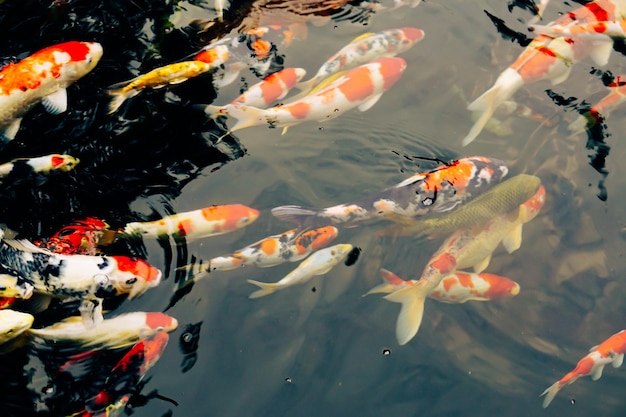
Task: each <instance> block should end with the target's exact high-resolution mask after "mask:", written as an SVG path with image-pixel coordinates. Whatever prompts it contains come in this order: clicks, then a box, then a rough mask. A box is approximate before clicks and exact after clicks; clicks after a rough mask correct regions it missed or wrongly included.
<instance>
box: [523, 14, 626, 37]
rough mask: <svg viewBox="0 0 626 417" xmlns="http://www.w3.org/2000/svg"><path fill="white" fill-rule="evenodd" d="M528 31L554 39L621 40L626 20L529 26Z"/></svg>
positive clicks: (624, 33)
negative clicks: (564, 37) (562, 37)
mask: <svg viewBox="0 0 626 417" xmlns="http://www.w3.org/2000/svg"><path fill="white" fill-rule="evenodd" d="M528 29H529V30H532V31H533V32H537V33H539V34H541V35H547V36H552V37H555V38H556V37H559V36H566V37H568V38H582V39H595V40H607V39H613V38H620V39H623V38H625V37H626V19H620V20H613V21H608V22H591V23H576V22H574V23H571V24H569V25H551V26H549V25H530V26H529V27H528Z"/></svg>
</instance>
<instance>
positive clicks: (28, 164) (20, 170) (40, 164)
mask: <svg viewBox="0 0 626 417" xmlns="http://www.w3.org/2000/svg"><path fill="white" fill-rule="evenodd" d="M79 162H80V160H79V159H78V158H74V157H73V156H71V155H60V154H56V153H55V154H50V155H44V156H39V157H36V158H19V159H14V160H12V161H11V162H7V163H4V164H0V178H2V177H6V176H9V175H11V174H13V173H17V174H19V175H31V174H33V173H37V174H49V173H51V172H53V171H61V172H69V171H71V170H73V169H74V168H76V165H78V163H79Z"/></svg>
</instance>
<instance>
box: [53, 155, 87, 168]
mask: <svg viewBox="0 0 626 417" xmlns="http://www.w3.org/2000/svg"><path fill="white" fill-rule="evenodd" d="M50 162H51V164H50V165H51V166H52V168H53V169H57V170H59V171H63V172H68V171H71V170H73V169H74V168H76V165H78V163H79V162H80V160H79V159H78V158H74V157H73V156H71V155H59V154H54V155H52V158H51V161H50Z"/></svg>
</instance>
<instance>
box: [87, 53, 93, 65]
mask: <svg viewBox="0 0 626 417" xmlns="http://www.w3.org/2000/svg"><path fill="white" fill-rule="evenodd" d="M91 61H93V58H92V57H91V55H89V56H87V63H88V64H91Z"/></svg>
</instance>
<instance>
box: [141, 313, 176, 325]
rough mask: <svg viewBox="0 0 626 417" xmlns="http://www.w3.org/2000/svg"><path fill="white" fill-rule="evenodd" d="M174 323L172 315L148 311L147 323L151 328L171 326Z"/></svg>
mask: <svg viewBox="0 0 626 417" xmlns="http://www.w3.org/2000/svg"><path fill="white" fill-rule="evenodd" d="M173 323H174V321H173V319H172V317H170V316H168V315H167V314H163V313H159V312H152V311H151V312H148V313H146V325H147V326H148V327H149V328H151V329H158V328H159V327H170V326H171V325H172V324H173Z"/></svg>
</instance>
